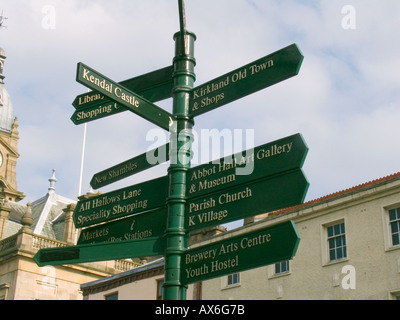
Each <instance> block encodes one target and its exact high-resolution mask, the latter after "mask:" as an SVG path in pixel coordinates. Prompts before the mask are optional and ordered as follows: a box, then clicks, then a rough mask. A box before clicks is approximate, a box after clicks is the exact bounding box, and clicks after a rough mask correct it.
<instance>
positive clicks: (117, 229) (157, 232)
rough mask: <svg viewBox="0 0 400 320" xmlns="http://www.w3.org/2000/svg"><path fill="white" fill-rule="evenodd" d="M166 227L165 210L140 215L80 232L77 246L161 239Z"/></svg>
mask: <svg viewBox="0 0 400 320" xmlns="http://www.w3.org/2000/svg"><path fill="white" fill-rule="evenodd" d="M166 227H167V208H166V207H163V208H161V209H158V210H154V211H150V212H145V213H141V214H138V215H135V216H132V217H129V218H124V219H120V220H117V221H113V222H109V223H105V224H101V225H99V226H96V227H92V228H87V229H84V230H82V231H81V235H80V237H79V240H78V245H81V244H94V243H102V242H120V241H130V240H142V239H145V238H154V237H162V236H163V235H164V232H165V228H166Z"/></svg>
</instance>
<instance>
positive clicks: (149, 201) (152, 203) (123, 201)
mask: <svg viewBox="0 0 400 320" xmlns="http://www.w3.org/2000/svg"><path fill="white" fill-rule="evenodd" d="M167 197H168V177H161V178H157V179H154V180H151V181H147V182H143V183H140V184H137V185H134V186H132V187H128V188H123V189H120V190H117V191H113V192H110V193H106V194H100V195H98V196H93V197H89V198H87V199H83V200H80V201H79V202H78V203H77V205H76V209H75V212H74V215H73V220H74V223H75V226H76V228H84V227H89V226H93V225H96V224H99V223H103V222H107V221H111V220H115V219H119V218H123V217H127V216H129V215H132V214H136V213H142V212H146V211H149V210H152V209H156V208H159V207H162V206H165V204H166V201H167Z"/></svg>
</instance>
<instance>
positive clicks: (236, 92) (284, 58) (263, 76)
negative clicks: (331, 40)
mask: <svg viewBox="0 0 400 320" xmlns="http://www.w3.org/2000/svg"><path fill="white" fill-rule="evenodd" d="M303 59H304V57H303V55H302V54H301V52H300V50H299V49H298V47H297V45H296V44H292V45H290V46H288V47H286V48H284V49H281V50H279V51H277V52H275V53H272V54H270V55H268V56H266V57H264V58H261V59H259V60H257V61H254V62H252V63H250V64H248V65H246V66H243V67H242V68H239V69H236V70H234V71H232V72H230V73H227V74H225V75H223V76H221V77H219V78H216V79H214V80H212V81H209V82H207V83H205V84H204V85H201V86H199V87H197V88H194V89H193V90H192V94H191V100H190V112H191V115H192V116H193V117H196V116H199V115H201V114H203V113H205V112H208V111H211V110H213V109H215V108H218V107H221V106H223V105H226V104H228V103H230V102H232V101H235V100H238V99H240V98H243V97H245V96H247V95H249V94H252V93H255V92H257V91H259V90H262V89H265V88H267V87H270V86H272V85H275V84H277V83H279V82H281V81H284V80H287V79H289V78H291V77H294V76H296V75H297V74H298V73H299V71H300V67H301V64H302V62H303Z"/></svg>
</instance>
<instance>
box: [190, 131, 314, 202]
mask: <svg viewBox="0 0 400 320" xmlns="http://www.w3.org/2000/svg"><path fill="white" fill-rule="evenodd" d="M307 153H308V147H307V145H306V143H305V142H304V139H303V137H302V136H301V134H296V135H293V136H290V137H286V138H283V139H280V140H277V141H274V142H270V143H267V144H264V145H262V146H259V147H256V148H254V149H249V150H247V151H245V152H240V153H237V154H235V155H233V156H229V157H225V158H221V159H219V160H217V161H213V162H210V163H209V164H205V165H200V166H198V167H195V168H192V169H190V170H189V173H188V177H187V182H186V184H187V186H188V192H189V196H190V197H191V198H193V197H198V196H201V195H205V194H208V193H211V192H215V191H219V190H222V189H226V188H228V187H231V186H233V185H239V184H242V183H246V182H250V181H253V180H257V179H259V178H265V177H268V176H272V175H275V174H279V173H282V172H284V171H288V170H292V169H296V168H301V167H302V166H303V163H304V160H305V158H306V156H307Z"/></svg>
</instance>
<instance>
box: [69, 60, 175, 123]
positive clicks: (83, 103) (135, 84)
mask: <svg viewBox="0 0 400 320" xmlns="http://www.w3.org/2000/svg"><path fill="white" fill-rule="evenodd" d="M173 71H174V70H173V67H172V66H170V67H167V68H163V69H160V70H156V71H153V72H150V73H147V74H144V75H141V76H139V77H136V78H132V79H128V80H125V81H122V82H120V83H119V84H120V85H121V86H123V87H125V88H127V89H129V90H131V91H133V92H136V93H137V94H138V95H140V96H141V97H143V98H145V99H147V100H149V101H151V102H157V101H161V100H164V99H167V98H170V97H171V93H172V88H173V79H172V74H173ZM72 105H73V106H74V107H75V108H76V109H77V110H76V111H75V113H74V114H73V116H72V117H71V120H72V122H73V123H74V124H76V125H79V124H83V123H87V122H90V121H94V120H98V119H101V118H104V117H107V116H110V115H114V114H117V113H120V112H123V111H127V110H128V109H127V108H125V107H123V106H122V105H120V104H117V103H115V102H113V101H111V100H110V99H108V98H107V97H105V96H104V95H102V94H100V93H98V92H93V91H92V92H88V93H85V94H81V95H79V96H77V97H76V99H75V100H74V102H73V103H72Z"/></svg>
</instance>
